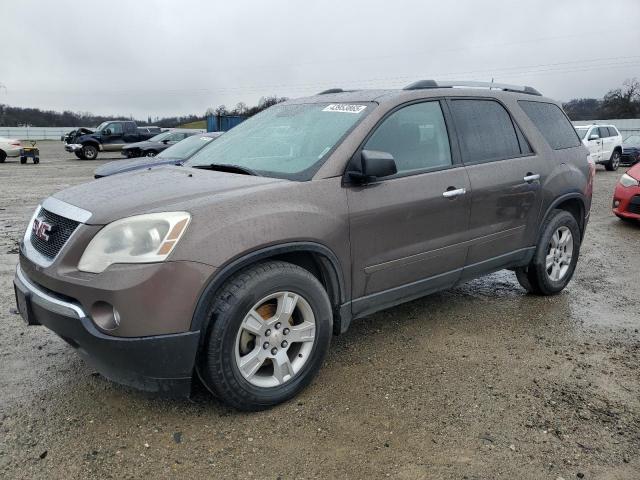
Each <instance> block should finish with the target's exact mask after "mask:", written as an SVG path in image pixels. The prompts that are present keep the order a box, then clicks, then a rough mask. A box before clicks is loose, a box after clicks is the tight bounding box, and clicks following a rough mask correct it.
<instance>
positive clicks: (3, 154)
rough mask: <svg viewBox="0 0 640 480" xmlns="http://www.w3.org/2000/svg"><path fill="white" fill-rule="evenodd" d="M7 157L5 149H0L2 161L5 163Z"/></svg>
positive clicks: (0, 160) (0, 161)
mask: <svg viewBox="0 0 640 480" xmlns="http://www.w3.org/2000/svg"><path fill="white" fill-rule="evenodd" d="M6 159H7V153H6V152H5V151H4V150H0V163H4V161H5V160H6Z"/></svg>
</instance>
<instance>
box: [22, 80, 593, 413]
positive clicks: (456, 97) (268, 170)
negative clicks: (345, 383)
mask: <svg viewBox="0 0 640 480" xmlns="http://www.w3.org/2000/svg"><path fill="white" fill-rule="evenodd" d="M593 172H594V165H593V163H592V162H591V161H590V157H589V154H588V152H587V150H586V149H585V147H584V146H582V144H581V142H580V139H579V138H578V136H577V134H576V131H575V130H574V129H573V127H572V126H571V124H570V122H569V120H568V119H567V117H566V116H565V114H564V113H563V111H562V110H561V108H560V106H559V105H558V104H557V103H556V102H554V101H552V100H549V99H547V98H544V97H542V96H541V95H540V93H538V92H537V91H536V90H535V89H533V88H531V87H518V86H512V85H499V84H493V83H492V84H481V83H477V82H467V83H465V82H448V83H436V82H435V81H433V80H425V81H420V82H417V83H414V84H412V85H409V86H408V87H406V88H404V89H403V90H377V91H372V90H362V91H342V90H339V89H334V90H328V91H326V92H322V93H321V94H319V95H316V96H313V97H310V98H303V99H299V100H292V101H287V102H285V103H282V104H279V105H276V106H273V107H271V108H269V109H267V110H266V111H264V112H262V113H261V114H259V115H256V116H255V117H252V118H251V119H249V120H247V121H246V122H244V123H242V124H240V125H239V126H237V127H235V128H234V129H232V130H231V131H229V132H228V133H226V134H225V135H223V136H222V137H220V139H218V140H217V141H215V142H211V143H210V144H209V145H207V146H206V147H205V148H203V149H202V150H200V151H199V152H197V153H196V154H195V155H194V156H193V157H191V158H190V159H189V161H187V162H186V164H185V165H184V166H169V167H163V168H157V169H151V170H144V171H138V172H132V173H129V174H124V175H116V176H113V177H108V178H105V179H101V180H98V181H95V182H91V183H87V184H84V185H79V186H75V187H72V188H69V189H67V190H63V191H61V192H59V193H56V194H55V195H53V196H51V197H49V198H47V199H45V200H44V201H43V202H42V204H41V205H40V206H38V208H37V209H36V211H35V213H34V215H33V218H32V220H31V222H30V224H29V227H28V229H27V232H26V233H25V236H24V241H23V242H22V244H21V249H20V263H19V265H18V267H17V271H16V276H15V281H14V282H15V292H16V298H17V303H18V308H19V311H20V312H21V314H22V316H23V318H24V319H25V320H26V322H27V323H28V324H30V325H44V326H46V327H47V328H49V329H51V330H53V331H54V332H56V333H57V334H58V335H59V336H60V337H62V338H63V339H64V340H65V341H67V342H68V343H69V344H70V345H71V346H73V347H74V348H76V349H77V351H78V352H79V353H80V354H81V355H82V356H83V357H85V358H86V360H87V361H88V362H89V363H91V364H92V365H93V366H94V367H95V368H96V369H97V370H98V371H99V372H100V373H102V374H103V375H104V376H105V377H107V378H110V379H112V380H115V381H117V382H120V383H124V384H127V385H131V386H134V387H137V388H140V389H144V390H147V391H156V392H167V393H173V394H175V393H177V394H183V395H188V394H189V392H190V388H191V383H192V381H193V380H194V378H195V377H194V376H195V374H197V375H198V376H199V378H200V379H201V380H202V382H203V383H204V384H205V385H206V387H207V388H208V389H209V390H211V392H213V393H214V394H215V395H217V396H219V397H220V398H221V399H222V400H223V401H225V402H227V403H228V404H230V405H232V406H234V407H236V408H239V409H247V410H251V409H253V410H255V409H261V408H266V407H269V406H271V405H274V404H277V403H279V402H282V401H284V400H287V399H289V398H291V397H292V396H294V395H295V394H296V393H297V392H299V391H300V390H301V389H302V388H304V386H305V385H307V384H308V383H309V382H310V381H311V380H312V379H313V377H314V375H315V374H316V373H317V372H318V370H319V368H320V366H321V365H322V362H323V359H324V358H325V355H326V353H327V349H328V347H329V342H330V339H331V335H332V334H339V333H342V332H345V331H346V330H347V328H348V327H349V323H350V322H351V320H352V319H354V318H359V317H364V316H366V315H369V314H371V313H373V312H375V311H377V310H381V309H384V308H389V307H392V306H394V305H397V304H399V303H401V302H406V301H408V300H412V299H415V298H418V297H421V296H423V295H426V294H429V293H431V292H435V291H437V290H442V289H446V288H451V287H452V286H454V285H456V284H459V283H461V282H465V281H467V280H469V279H471V278H474V277H478V276H480V275H484V274H486V273H489V272H493V271H496V270H500V269H504V268H509V269H514V270H515V272H516V274H517V278H518V280H519V281H520V283H521V284H522V286H523V287H524V288H525V289H526V290H528V291H529V292H531V293H535V294H539V295H552V294H555V293H558V292H560V291H561V290H562V289H563V288H564V287H565V286H566V285H567V283H568V282H569V280H570V279H571V276H572V275H573V272H574V269H575V266H576V262H577V261H578V254H579V251H580V244H581V242H582V238H583V235H584V231H585V227H586V224H587V220H588V218H589V208H590V204H591V188H592V180H593Z"/></svg>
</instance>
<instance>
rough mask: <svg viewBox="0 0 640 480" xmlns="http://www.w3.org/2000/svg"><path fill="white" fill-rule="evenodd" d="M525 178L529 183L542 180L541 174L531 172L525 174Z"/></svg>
mask: <svg viewBox="0 0 640 480" xmlns="http://www.w3.org/2000/svg"><path fill="white" fill-rule="evenodd" d="M523 180H524V181H525V182H527V183H532V182H535V181H536V180H540V174H539V173H531V172H529V173H527V174H526V175H525V176H524V178H523Z"/></svg>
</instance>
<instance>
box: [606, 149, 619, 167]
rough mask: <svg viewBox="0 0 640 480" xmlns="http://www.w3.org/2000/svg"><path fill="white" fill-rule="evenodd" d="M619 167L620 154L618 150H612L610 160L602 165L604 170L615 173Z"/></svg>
mask: <svg viewBox="0 0 640 480" xmlns="http://www.w3.org/2000/svg"><path fill="white" fill-rule="evenodd" d="M619 166H620V152H619V151H618V150H614V151H613V153H612V154H611V158H610V159H609V161H608V162H607V163H605V164H604V168H606V169H607V170H609V171H610V172H615V171H616V170H618V167H619Z"/></svg>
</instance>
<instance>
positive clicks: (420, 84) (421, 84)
mask: <svg viewBox="0 0 640 480" xmlns="http://www.w3.org/2000/svg"><path fill="white" fill-rule="evenodd" d="M456 87H471V88H488V89H490V90H491V89H496V90H503V91H505V92H516V93H527V94H529V95H538V96H542V94H541V93H540V92H539V91H538V90H536V89H535V88H533V87H528V86H526V85H509V84H506V83H493V82H473V81H465V80H463V81H448V82H436V81H435V80H419V81H417V82H414V83H411V84H409V85H407V86H406V87H404V89H403V90H421V89H424V88H456Z"/></svg>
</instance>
